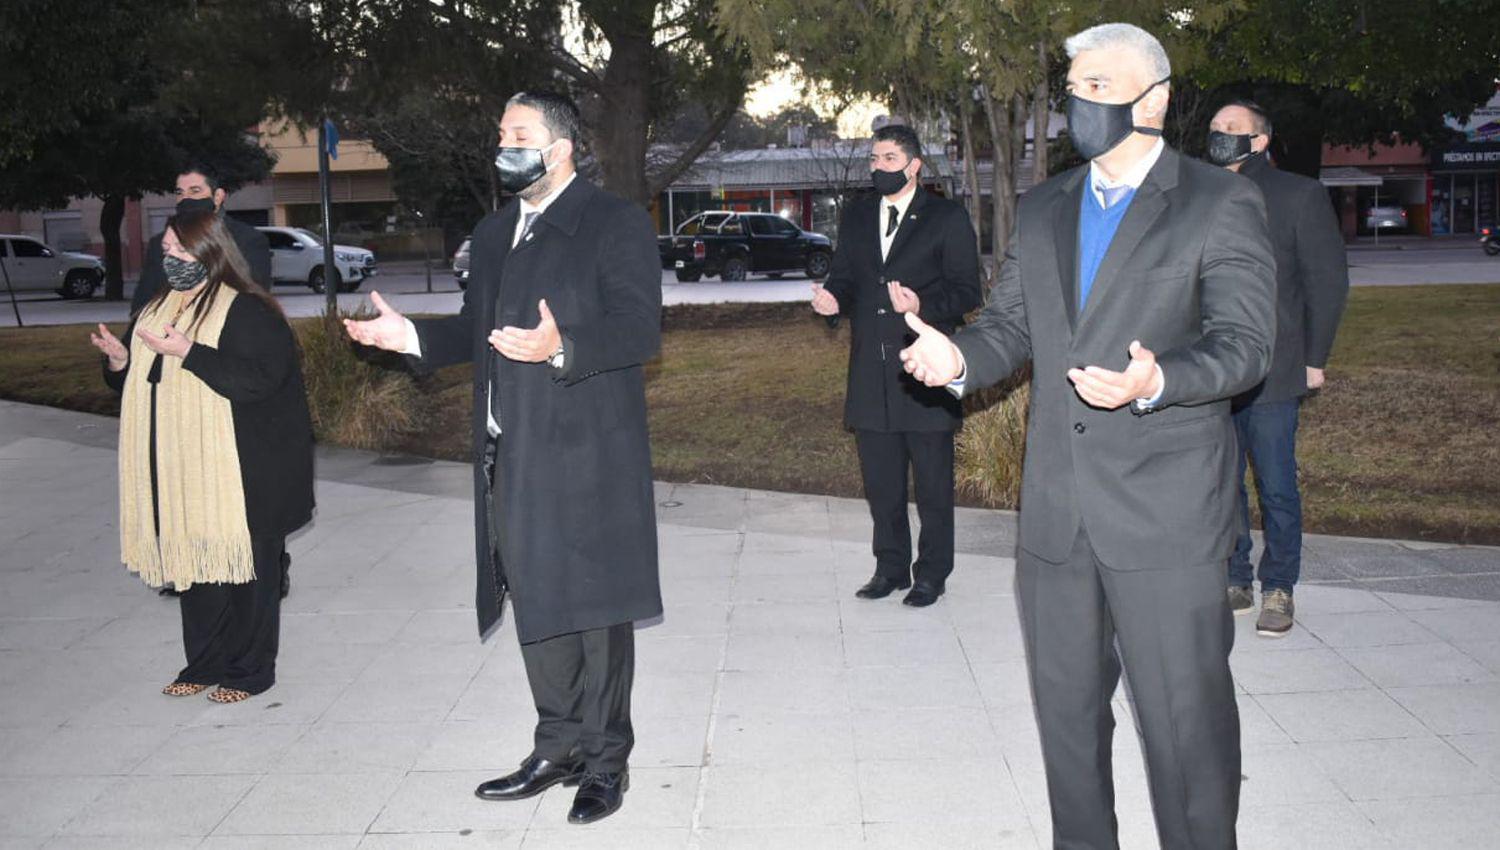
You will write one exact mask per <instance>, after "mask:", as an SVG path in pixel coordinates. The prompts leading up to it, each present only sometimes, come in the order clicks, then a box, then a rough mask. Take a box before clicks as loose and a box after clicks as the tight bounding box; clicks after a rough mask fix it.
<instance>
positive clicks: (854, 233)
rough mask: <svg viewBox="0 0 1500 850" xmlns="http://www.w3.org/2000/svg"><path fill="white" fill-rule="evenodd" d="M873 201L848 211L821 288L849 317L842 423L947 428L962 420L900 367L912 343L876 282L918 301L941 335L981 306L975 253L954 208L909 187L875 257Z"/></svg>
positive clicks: (950, 404)
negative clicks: (884, 249) (891, 233)
mask: <svg viewBox="0 0 1500 850" xmlns="http://www.w3.org/2000/svg"><path fill="white" fill-rule="evenodd" d="M879 217H880V197H879V196H878V195H875V194H873V193H872V194H870V195H868V196H866V197H862V198H859V199H857V200H855V201H854V202H852V203H851V204H850V205H849V209H848V210H847V211H846V212H845V213H844V216H843V219H842V220H841V221H840V223H839V244H838V248H837V249H835V250H834V252H833V267H832V268H831V269H830V270H829V274H828V280H827V282H826V283H825V284H824V287H825V288H826V289H827V290H828V291H829V292H830V293H832V294H833V296H834V297H835V298H837V299H838V302H839V312H840V314H842V315H845V316H848V317H849V334H850V344H849V385H848V391H847V394H846V397H845V400H844V425H845V426H846V427H849V428H853V429H856V430H865V431H952V430H954V429H956V428H957V427H958V424H959V422H960V421H961V420H962V416H963V414H962V410H961V408H960V406H959V403H958V400H957V399H955V398H954V397H953V395H952V394H951V393H949V392H948V391H946V390H944V389H941V388H937V389H934V388H932V387H925V386H923V385H922V384H921V383H919V382H917V381H916V380H914V379H913V378H912V377H911V376H910V375H908V374H906V371H905V370H904V369H903V368H902V366H901V358H900V356H899V355H900V352H901V349H903V348H905V347H906V346H907V345H909V344H910V341H911V340H912V339H914V338H915V336H916V335H915V334H913V333H912V332H911V329H910V328H908V327H907V325H906V319H905V318H904V317H903V315H902V314H900V313H897V312H896V311H895V310H893V309H892V308H891V297H890V294H889V293H888V292H887V290H886V281H888V280H896V281H900V282H901V285H903V286H905V287H907V288H908V289H911V290H914V291H915V292H916V293H917V297H918V298H920V299H921V307H920V309H919V310H918V315H919V316H921V317H922V319H923V320H924V321H925V322H927V323H928V324H929V325H932V326H933V327H935V328H937V329H938V330H940V331H942V332H943V333H946V334H951V333H953V331H954V329H956V328H957V327H958V326H959V325H960V324H961V323H962V322H963V317H964V314H965V313H968V312H969V311H970V310H973V309H974V308H975V307H978V306H979V304H980V302H981V301H982V300H983V291H982V289H981V287H980V283H979V252H978V249H977V247H976V245H975V241H974V228H973V225H972V224H971V223H970V220H969V214H968V213H967V212H966V211H965V210H964V208H963V207H962V206H961V205H959V204H957V203H954V202H953V201H950V200H948V199H946V198H941V197H938V196H936V195H933V194H931V193H929V192H928V191H927V190H925V189H922V188H918V189H917V190H916V194H915V195H914V196H913V197H912V199H911V203H910V204H909V205H908V206H907V208H906V216H905V217H904V218H902V219H901V226H900V227H899V228H898V229H897V230H896V238H895V241H893V242H892V243H891V250H890V252H889V254H888V255H887V256H886V258H885V259H884V260H882V259H881V257H880V229H879V224H878V223H877V221H876V220H877V219H878V218H879Z"/></svg>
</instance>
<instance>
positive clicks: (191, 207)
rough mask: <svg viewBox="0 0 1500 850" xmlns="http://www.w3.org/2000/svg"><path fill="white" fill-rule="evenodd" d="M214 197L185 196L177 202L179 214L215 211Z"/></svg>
mask: <svg viewBox="0 0 1500 850" xmlns="http://www.w3.org/2000/svg"><path fill="white" fill-rule="evenodd" d="M214 209H215V208H214V199H213V198H183V199H182V200H180V201H178V202H177V214H178V215H184V214H188V213H211V212H213V211H214Z"/></svg>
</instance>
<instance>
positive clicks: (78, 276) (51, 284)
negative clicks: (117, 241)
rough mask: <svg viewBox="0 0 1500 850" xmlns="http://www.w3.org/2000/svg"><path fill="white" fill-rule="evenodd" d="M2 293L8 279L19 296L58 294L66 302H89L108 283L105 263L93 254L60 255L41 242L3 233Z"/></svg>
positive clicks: (0, 258) (0, 247)
mask: <svg viewBox="0 0 1500 850" xmlns="http://www.w3.org/2000/svg"><path fill="white" fill-rule="evenodd" d="M0 262H4V263H5V276H0V292H4V286H5V277H6V276H8V277H9V278H10V286H11V288H12V289H14V290H15V291H16V292H56V293H57V294H59V295H61V296H62V297H64V298H89V297H91V296H92V295H93V294H94V290H96V289H98V288H99V286H100V284H102V283H104V261H103V260H101V259H99V258H98V257H96V256H94V255H93V254H82V253H78V252H76V251H58V250H54V249H53V248H51V247H49V246H48V245H47V244H46V243H45V242H42V241H41V240H39V239H33V238H31V237H30V236H19V235H15V234H10V233H0Z"/></svg>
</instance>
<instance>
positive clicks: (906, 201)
mask: <svg viewBox="0 0 1500 850" xmlns="http://www.w3.org/2000/svg"><path fill="white" fill-rule="evenodd" d="M916 196H917V189H916V187H915V186H912V187H910V188H908V189H907V190H906V194H905V195H904V196H902V197H900V198H897V199H896V200H895V201H894V202H893V201H891V200H890V199H889V198H881V199H880V221H879V222H878V226H879V228H880V230H879V233H880V259H882V260H884V259H885V258H886V255H887V254H889V253H891V243H893V242H895V241H896V234H897V233H900V232H901V226H900V223H901V222H902V221H905V220H906V208H907V207H909V206H911V199H912V198H915V197H916ZM892 209H894V210H895V211H896V223H897V224H896V229H895V230H892V231H891V232H890V235H886V232H885V229H886V224H887V222H889V221H890V220H891V214H890V212H889V211H890V210H892Z"/></svg>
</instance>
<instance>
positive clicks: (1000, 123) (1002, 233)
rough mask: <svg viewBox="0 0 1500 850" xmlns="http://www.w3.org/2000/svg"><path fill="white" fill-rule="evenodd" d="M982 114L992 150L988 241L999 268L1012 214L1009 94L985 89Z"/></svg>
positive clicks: (1012, 136)
mask: <svg viewBox="0 0 1500 850" xmlns="http://www.w3.org/2000/svg"><path fill="white" fill-rule="evenodd" d="M984 117H985V123H986V124H987V125H988V126H989V130H990V138H991V139H992V140H993V142H994V150H995V156H994V162H995V165H994V169H993V174H994V177H993V179H992V180H991V181H990V207H991V210H992V212H991V222H992V227H991V230H990V245H991V246H992V249H991V250H992V252H993V254H994V257H993V261H994V264H995V268H996V269H999V268H1000V263H1001V262H1002V261H1003V260H1004V258H1005V249H1006V248H1007V247H1008V246H1009V245H1010V229H1011V223H1012V222H1014V221H1015V215H1016V183H1015V173H1016V169H1015V164H1014V159H1015V150H1014V141H1015V134H1014V133H1013V132H1012V131H1013V128H1012V126H1011V112H1010V98H1009V97H1007V98H1005V99H1004V100H999V99H996V98H995V97H994V96H993V95H991V94H989V93H988V92H986V94H985V98H984Z"/></svg>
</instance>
